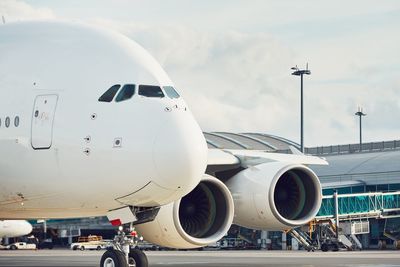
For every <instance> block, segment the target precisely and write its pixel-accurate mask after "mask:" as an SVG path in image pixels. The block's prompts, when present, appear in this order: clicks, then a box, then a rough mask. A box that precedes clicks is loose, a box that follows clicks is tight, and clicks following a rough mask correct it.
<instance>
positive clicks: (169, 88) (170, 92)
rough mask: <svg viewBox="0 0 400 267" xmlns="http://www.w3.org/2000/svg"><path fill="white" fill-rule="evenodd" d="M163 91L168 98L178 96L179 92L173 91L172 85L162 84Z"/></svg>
mask: <svg viewBox="0 0 400 267" xmlns="http://www.w3.org/2000/svg"><path fill="white" fill-rule="evenodd" d="M163 88H164V91H165V93H166V94H167V96H168V97H169V98H179V94H178V93H177V92H176V91H175V89H174V87H172V86H164V87H163Z"/></svg>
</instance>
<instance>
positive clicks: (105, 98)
mask: <svg viewBox="0 0 400 267" xmlns="http://www.w3.org/2000/svg"><path fill="white" fill-rule="evenodd" d="M120 87H121V85H119V84H116V85H113V86H111V87H110V89H108V90H107V91H106V92H105V93H104V94H103V95H102V96H100V98H99V102H111V101H112V100H113V99H114V96H115V94H116V93H117V92H118V89H119V88H120Z"/></svg>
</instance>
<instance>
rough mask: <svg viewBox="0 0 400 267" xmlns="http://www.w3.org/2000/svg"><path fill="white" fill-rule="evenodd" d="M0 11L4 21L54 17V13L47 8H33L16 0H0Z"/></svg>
mask: <svg viewBox="0 0 400 267" xmlns="http://www.w3.org/2000/svg"><path fill="white" fill-rule="evenodd" d="M0 12H1V14H0V15H2V16H4V18H5V19H6V21H16V20H31V19H52V18H55V14H54V13H53V11H52V10H51V9H49V8H35V7H32V6H31V5H29V4H27V3H25V2H22V1H16V0H1V1H0Z"/></svg>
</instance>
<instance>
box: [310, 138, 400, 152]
mask: <svg viewBox="0 0 400 267" xmlns="http://www.w3.org/2000/svg"><path fill="white" fill-rule="evenodd" d="M392 149H400V140H393V141H382V142H371V143H363V144H362V146H361V152H373V151H382V150H392ZM355 152H360V144H347V145H335V146H321V147H309V148H305V153H306V154H311V155H329V154H350V153H355Z"/></svg>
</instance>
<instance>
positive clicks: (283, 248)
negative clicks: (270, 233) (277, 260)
mask: <svg viewBox="0 0 400 267" xmlns="http://www.w3.org/2000/svg"><path fill="white" fill-rule="evenodd" d="M286 240H287V239H286V232H282V250H287V244H286Z"/></svg>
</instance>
